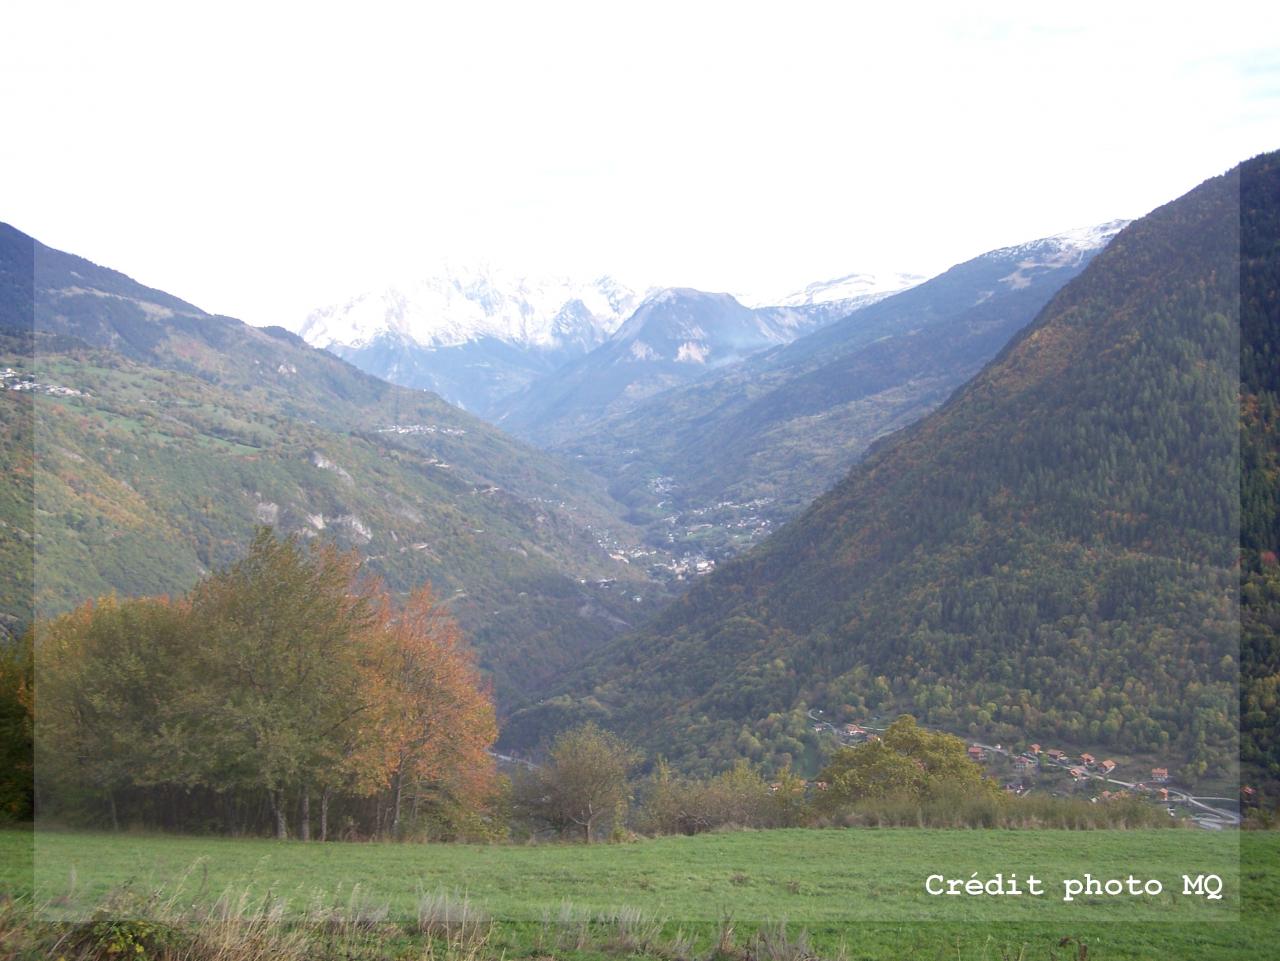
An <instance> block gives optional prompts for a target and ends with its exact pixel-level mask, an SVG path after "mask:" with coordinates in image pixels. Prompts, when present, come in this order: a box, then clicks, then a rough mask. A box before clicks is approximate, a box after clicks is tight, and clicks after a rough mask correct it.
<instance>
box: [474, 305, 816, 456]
mask: <svg viewBox="0 0 1280 961" xmlns="http://www.w3.org/2000/svg"><path fill="white" fill-rule="evenodd" d="M828 319H829V311H828V310H827V309H826V308H825V307H824V306H822V305H819V306H817V307H760V308H750V307H744V306H743V305H742V304H741V303H739V302H738V301H737V300H736V299H735V298H733V297H732V296H730V295H729V294H715V293H705V292H703V291H700V290H692V289H689V288H668V289H666V290H660V291H657V292H656V293H652V294H650V295H649V296H648V297H646V298H645V299H644V301H643V302H642V303H641V304H640V306H639V307H638V308H636V311H635V313H633V314H632V315H631V316H630V317H629V318H627V321H626V322H625V323H624V324H623V325H622V326H621V327H620V328H618V330H617V331H616V332H615V333H614V334H613V336H612V337H610V338H609V340H608V341H606V342H605V343H604V344H602V345H601V346H599V347H597V348H596V349H595V350H593V351H591V353H589V354H586V355H585V356H583V357H580V358H578V359H577V360H575V361H572V362H570V363H568V364H566V365H564V366H563V367H561V368H559V369H558V370H556V371H554V372H552V373H551V374H548V375H547V376H546V377H543V378H541V379H539V380H537V381H534V382H533V383H532V384H530V385H529V387H528V388H526V389H525V390H524V391H523V392H521V393H520V394H518V395H516V396H514V397H512V398H510V399H509V400H508V401H507V402H505V404H504V405H503V409H504V413H503V414H502V416H501V417H500V418H499V420H498V422H499V423H500V424H502V426H503V427H505V428H507V429H509V430H512V431H514V432H515V433H517V434H519V435H521V436H524V437H528V438H530V439H532V440H534V441H536V442H538V443H549V442H553V441H556V440H563V439H565V438H568V437H572V436H574V435H575V434H577V433H578V432H580V431H581V430H582V429H583V428H584V427H585V426H586V425H588V424H590V423H592V422H594V421H597V420H599V419H600V418H601V417H604V416H608V415H609V414H612V413H617V412H620V411H625V410H628V409H630V408H631V407H634V406H635V405H636V404H637V403H639V402H640V401H642V400H644V399H645V398H647V397H650V396H652V395H654V394H658V393H660V392H662V391H664V390H667V389H669V388H671V387H674V386H678V385H680V384H685V383H688V382H690V381H693V380H697V379H699V378H701V377H703V376H704V375H705V374H706V373H707V372H708V371H713V370H717V369H719V368H724V367H729V366H732V365H734V364H738V363H740V362H742V361H743V360H744V359H746V358H747V357H749V356H750V355H751V354H753V353H756V352H758V351H760V350H763V349H765V348H768V347H773V346H777V345H779V344H786V343H790V342H791V341H793V340H795V339H796V338H797V337H799V336H801V335H803V334H804V333H806V332H808V331H810V330H812V329H814V328H815V327H817V326H820V325H821V324H822V323H824V322H826V321H827V320H828Z"/></svg>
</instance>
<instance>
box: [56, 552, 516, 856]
mask: <svg viewBox="0 0 1280 961" xmlns="http://www.w3.org/2000/svg"><path fill="white" fill-rule="evenodd" d="M36 639H37V640H36V645H37V658H38V661H39V665H40V681H41V685H40V686H41V698H40V704H39V708H38V711H37V713H36V739H37V744H38V745H39V749H40V752H41V753H40V762H41V763H40V772H41V784H40V785H39V792H38V795H37V803H38V806H39V808H40V810H42V811H45V812H52V813H53V814H54V815H55V816H61V817H64V818H69V819H75V820H81V821H84V820H89V821H92V820H99V821H105V822H108V823H110V824H111V825H112V826H115V827H119V826H121V824H122V823H124V822H126V821H127V822H130V823H142V824H144V825H148V826H159V827H171V828H181V829H190V828H192V827H196V828H199V829H202V830H209V829H214V830H225V831H237V832H240V831H245V830H261V829H262V828H264V827H267V826H268V825H269V826H270V829H271V830H272V832H273V833H274V834H275V835H276V836H277V837H281V838H283V837H289V836H296V837H299V838H301V839H303V840H310V839H311V837H312V836H313V830H312V824H313V811H314V810H315V808H316V807H318V809H319V810H318V813H319V836H320V838H321V839H322V840H323V839H327V838H328V837H330V836H331V831H330V827H331V820H332V815H333V814H334V813H335V808H336V812H337V813H339V814H340V815H341V817H342V823H343V825H344V833H347V834H351V833H355V834H358V835H362V836H370V835H378V834H393V835H400V834H402V833H403V827H404V822H405V818H404V806H405V802H406V800H408V802H409V805H410V811H411V814H429V815H431V816H433V817H435V818H436V819H437V820H440V819H442V818H443V819H446V820H448V819H452V821H453V822H461V821H463V820H466V819H467V818H471V819H477V818H480V817H481V816H482V813H483V807H484V806H485V805H486V804H487V803H488V801H489V799H490V798H491V797H492V795H493V790H494V781H495V772H494V768H493V762H492V760H491V759H490V757H489V756H488V753H487V750H488V748H489V746H490V745H491V744H492V742H493V740H494V739H495V737H496V735H497V728H496V722H495V719H494V711H493V704H492V701H491V699H490V697H489V695H488V693H487V691H486V690H485V689H484V688H483V687H482V684H481V679H480V676H479V672H478V670H477V669H476V667H475V664H474V661H473V659H472V656H471V654H470V652H469V650H468V648H467V647H466V645H465V643H464V642H463V639H462V637H461V634H460V632H459V631H458V629H457V627H456V625H455V624H454V623H453V621H452V619H451V618H450V617H449V616H448V615H447V614H446V613H445V612H444V611H443V610H442V609H441V608H440V606H439V605H438V604H437V603H436V602H435V601H434V599H433V598H432V596H431V594H430V592H429V590H426V589H423V590H420V591H418V592H416V593H415V594H414V595H412V597H411V598H410V599H409V600H408V602H407V603H406V604H405V605H404V606H403V608H400V607H398V606H397V605H396V604H394V603H393V601H392V599H391V597H390V595H389V594H388V593H387V591H386V590H385V589H384V588H383V586H382V585H381V584H380V583H379V582H377V581H375V580H372V579H367V578H362V577H360V576H359V561H358V558H357V557H356V556H355V555H354V554H349V553H343V552H341V551H338V550H337V549H336V548H334V547H333V546H332V545H322V544H321V545H316V544H312V545H310V546H305V545H303V544H301V543H300V542H299V541H298V540H297V539H296V538H287V539H283V540H281V539H278V538H277V537H276V536H275V535H274V534H273V533H272V532H271V531H270V530H269V529H262V530H260V531H259V532H258V534H257V536H256V537H255V538H254V541H253V543H252V544H251V546H250V548H249V551H248V553H247V554H246V556H245V557H244V558H243V559H242V560H241V561H240V562H238V563H236V564H233V565H231V566H230V567H228V568H226V569H225V570H222V571H219V572H217V573H215V574H213V575H210V576H209V577H207V578H205V579H204V580H203V581H202V582H201V583H200V584H198V585H197V586H196V587H195V588H194V589H193V590H192V591H191V593H190V594H189V595H188V596H187V597H185V598H182V599H180V600H177V601H169V600H167V599H161V598H143V599H135V600H118V599H116V598H105V599H101V600H99V601H97V602H93V603H91V604H86V605H84V606H82V607H81V608H79V609H77V610H76V611H73V612H71V613H70V614H67V615H64V616H62V617H59V618H56V619H54V620H52V621H48V622H42V623H40V624H38V625H37V627H36Z"/></svg>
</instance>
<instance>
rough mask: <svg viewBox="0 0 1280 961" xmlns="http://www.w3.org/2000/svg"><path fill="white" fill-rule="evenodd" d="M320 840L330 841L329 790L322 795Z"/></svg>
mask: <svg viewBox="0 0 1280 961" xmlns="http://www.w3.org/2000/svg"><path fill="white" fill-rule="evenodd" d="M320 840H321V841H327V840H329V789H328V788H325V789H324V792H323V793H322V794H321V795H320Z"/></svg>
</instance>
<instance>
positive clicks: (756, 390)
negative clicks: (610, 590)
mask: <svg viewBox="0 0 1280 961" xmlns="http://www.w3.org/2000/svg"><path fill="white" fill-rule="evenodd" d="M1122 226H1123V222H1120V221H1117V222H1114V223H1110V224H1104V225H1101V226H1100V227H1096V228H1091V229H1088V230H1082V231H1076V232H1073V233H1071V234H1066V235H1061V236H1057V237H1048V238H1044V239H1041V240H1036V241H1032V242H1030V243H1025V244H1020V245H1018V246H1016V247H1008V248H1003V249H1001V250H993V251H990V252H988V253H985V254H983V255H981V256H979V257H975V258H973V259H972V260H969V261H967V262H965V263H962V264H959V265H957V266H955V267H953V268H951V269H950V270H948V271H946V272H945V273H943V274H941V275H939V276H938V277H935V278H933V279H932V280H929V281H926V282H925V283H922V284H920V285H919V286H916V287H913V288H911V289H909V290H906V291H904V292H902V293H898V294H894V295H891V296H889V297H888V298H887V299H883V300H880V301H879V302H878V303H874V304H872V305H871V306H863V307H862V309H860V310H857V311H856V312H854V311H850V312H849V313H848V314H847V315H845V316H842V317H841V319H839V320H837V321H836V322H834V323H832V324H830V325H829V326H824V327H822V328H820V329H818V330H817V331H815V332H813V333H810V334H808V335H807V336H805V337H802V338H800V339H798V340H796V341H794V342H792V343H791V344H789V345H787V346H784V347H779V348H776V349H774V350H771V351H767V352H765V353H761V354H756V355H753V356H751V357H748V358H747V359H746V360H744V361H743V362H742V363H740V364H737V365H734V366H731V367H728V368H726V369H724V370H722V371H720V372H718V373H713V374H709V375H708V376H705V377H703V378H701V379H700V380H697V381H695V382H694V383H692V384H689V385H687V386H683V387H675V388H672V389H670V390H667V391H664V392H662V393H660V394H658V395H656V396H654V397H652V398H650V399H649V400H647V401H645V402H643V403H641V404H639V405H638V406H636V407H634V408H632V409H631V410H629V411H627V412H625V413H622V414H619V415H617V416H614V417H609V418H606V419H605V420H603V421H600V422H598V423H596V424H594V425H591V426H590V427H588V428H586V429H585V430H584V431H583V432H582V433H580V434H578V435H577V436H574V437H572V438H570V439H569V440H566V441H564V442H563V443H562V444H560V445H559V446H558V447H557V448H556V449H558V450H561V451H563V452H564V453H566V454H569V455H571V456H573V457H575V458H577V459H579V460H580V461H581V463H582V464H583V465H585V466H587V467H588V468H590V469H591V470H593V471H595V472H596V473H598V474H600V475H601V476H603V477H605V478H607V479H608V481H609V485H610V491H611V492H612V493H613V495H614V496H615V497H616V498H618V499H619V500H621V501H622V502H624V503H625V504H627V505H628V506H629V507H631V508H632V510H633V512H634V513H633V514H632V519H633V520H635V521H636V522H638V523H641V524H643V525H644V526H645V527H646V528H648V529H649V530H650V532H651V536H652V537H654V538H655V539H658V540H659V541H660V539H661V538H662V537H664V536H666V537H667V538H668V543H670V544H672V545H673V546H678V549H680V550H682V551H693V550H697V551H701V552H702V553H704V554H706V555H708V556H710V557H712V558H713V559H720V558H723V557H725V556H728V555H730V554H732V553H736V552H738V551H740V550H741V549H742V548H744V547H749V546H751V545H752V544H753V543H755V542H756V541H758V540H760V539H762V538H763V536H764V535H766V534H767V533H768V532H769V531H770V530H771V529H773V528H774V527H775V525H777V524H779V523H781V522H783V521H785V520H788V519H790V518H791V517H794V516H795V515H796V514H798V513H799V512H800V511H801V510H802V509H804V508H805V507H807V506H808V505H809V503H810V502H811V501H813V499H814V498H815V497H817V496H818V495H819V494H821V493H823V492H824V491H826V490H827V489H829V488H830V487H832V486H834V485H835V483H836V482H837V481H838V480H839V479H840V478H841V477H843V476H844V475H845V474H846V473H847V472H848V470H849V468H850V466H851V465H852V464H853V463H854V462H855V461H856V460H857V459H858V458H859V457H860V456H861V455H862V454H863V453H864V452H865V451H866V449H867V447H868V446H870V444H871V443H872V442H873V441H875V440H876V439H877V438H879V437H881V436H883V435H885V434H888V433H891V432H892V431H894V430H897V429H899V428H901V427H903V426H906V425H907V424H910V423H912V422H914V421H916V420H918V419H920V418H921V417H923V416H924V415H925V414H927V413H928V412H929V411H931V410H933V409H934V408H936V407H937V406H938V405H940V404H941V403H942V402H943V401H945V400H946V399H947V397H948V396H950V394H951V393H952V391H954V390H955V389H956V388H957V387H959V386H960V385H961V384H963V383H964V382H965V381H967V380H968V379H969V378H970V377H972V376H973V375H974V374H976V373H977V372H978V370H980V369H981V367H982V365H983V364H985V363H986V362H987V361H989V360H990V359H991V358H992V357H994V356H995V355H996V354H997V353H998V352H999V350H1000V349H1001V348H1002V347H1003V346H1004V345H1005V344H1006V343H1008V341H1009V339H1010V338H1011V337H1012V336H1013V335H1014V334H1015V333H1016V332H1017V331H1019V330H1020V329H1022V327H1024V326H1025V325H1026V324H1028V323H1030V322H1031V320H1032V319H1033V318H1034V317H1035V316H1036V314H1037V313H1038V312H1039V311H1040V309H1041V308H1042V307H1044V305H1045V304H1046V303H1047V302H1048V300H1049V298H1050V297H1052V296H1053V294H1054V293H1055V292H1057V290H1058V289H1059V288H1061V287H1062V285H1063V284H1065V283H1066V282H1067V281H1069V280H1070V279H1071V278H1073V277H1075V276H1076V275H1078V274H1079V273H1080V271H1081V270H1083V269H1084V268H1085V266H1086V265H1087V264H1088V263H1089V261H1090V260H1092V259H1093V257H1094V256H1095V255H1096V254H1097V252H1098V251H1099V250H1101V249H1102V247H1104V246H1105V245H1106V243H1107V242H1109V241H1110V239H1111V238H1112V237H1114V236H1115V234H1116V233H1117V232H1118V231H1119V230H1120V228H1121V227H1122Z"/></svg>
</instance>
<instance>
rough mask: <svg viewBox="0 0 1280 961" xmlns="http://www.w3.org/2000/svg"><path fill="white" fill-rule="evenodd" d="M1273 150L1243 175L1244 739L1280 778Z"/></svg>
mask: <svg viewBox="0 0 1280 961" xmlns="http://www.w3.org/2000/svg"><path fill="white" fill-rule="evenodd" d="M1277 198H1280V154H1274V153H1273V154H1268V155H1266V156H1265V157H1260V158H1258V159H1257V160H1255V161H1253V162H1251V163H1249V164H1246V165H1245V166H1244V169H1243V172H1242V176H1241V179H1240V331H1241V343H1240V419H1241V431H1240V491H1241V516H1240V546H1241V555H1240V559H1241V573H1240V579H1241V592H1240V617H1241V627H1242V642H1241V660H1240V667H1241V698H1242V703H1241V735H1242V742H1241V746H1240V757H1241V760H1242V761H1243V762H1244V763H1245V766H1246V774H1247V775H1248V776H1251V777H1255V776H1256V777H1259V778H1262V779H1265V780H1267V781H1270V782H1280V564H1278V563H1277V560H1276V558H1277V556H1280V203H1277Z"/></svg>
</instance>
